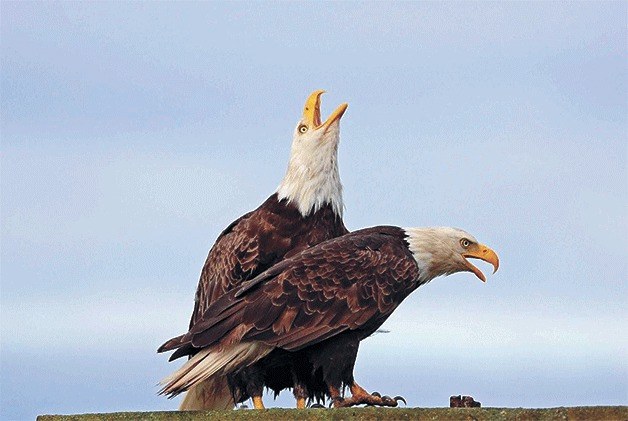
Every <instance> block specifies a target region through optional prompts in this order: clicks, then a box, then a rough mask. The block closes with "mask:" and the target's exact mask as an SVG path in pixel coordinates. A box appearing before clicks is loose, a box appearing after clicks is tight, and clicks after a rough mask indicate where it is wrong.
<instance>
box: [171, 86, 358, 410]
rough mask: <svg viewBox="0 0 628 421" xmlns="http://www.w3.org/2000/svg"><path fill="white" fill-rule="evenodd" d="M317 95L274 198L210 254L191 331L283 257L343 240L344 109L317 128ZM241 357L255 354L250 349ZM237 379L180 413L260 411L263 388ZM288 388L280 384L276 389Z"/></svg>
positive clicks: (212, 384)
mask: <svg viewBox="0 0 628 421" xmlns="http://www.w3.org/2000/svg"><path fill="white" fill-rule="evenodd" d="M323 93H324V91H320V90H319V91H315V92H313V93H312V94H311V95H310V96H309V97H308V99H307V101H306V103H305V108H304V110H303V116H302V118H301V119H300V121H299V122H298V124H297V126H296V129H295V131H294V136H293V142H292V148H291V153H290V161H289V164H288V169H287V171H286V175H285V177H284V178H283V180H282V181H281V184H280V185H279V187H278V189H277V191H276V192H275V193H274V194H272V195H271V196H270V197H269V198H268V199H267V200H266V201H265V202H264V203H262V205H261V206H260V207H258V208H257V209H255V210H254V211H252V212H249V213H247V214H245V215H243V216H242V217H240V218H239V219H237V220H235V221H234V222H233V223H231V224H230V225H229V226H228V227H227V228H226V229H225V230H224V231H223V232H222V233H221V234H220V235H219V236H218V239H217V240H216V242H215V244H214V245H213V247H212V248H211V250H210V251H209V255H208V256H207V260H206V261H205V265H204V266H203V269H202V272H201V276H200V280H199V283H198V288H197V291H196V297H195V304H194V310H193V313H192V317H191V320H190V325H189V328H190V329H195V328H196V326H197V325H198V323H199V322H200V321H202V318H203V314H204V313H205V311H206V309H207V308H208V307H210V305H211V304H212V303H214V302H215V301H216V300H217V299H218V298H219V297H221V296H222V295H223V294H225V293H226V292H228V291H230V290H232V289H233V288H235V287H237V286H239V285H240V284H241V283H242V282H244V281H247V280H250V279H253V278H254V277H255V276H257V275H259V274H260V273H262V272H263V271H264V270H266V269H268V268H270V267H271V266H272V265H274V264H275V263H277V262H279V261H280V260H282V259H283V258H284V257H286V256H290V255H293V254H295V253H297V252H299V251H301V250H303V249H304V248H306V247H310V246H313V245H315V244H318V243H320V242H321V241H324V240H328V239H330V238H334V237H338V236H340V235H343V234H345V233H347V229H346V228H345V225H344V223H343V220H342V212H343V206H344V205H343V200H342V185H341V183H340V176H339V173H338V163H337V154H338V143H339V138H340V119H341V117H342V115H343V114H344V112H345V110H346V109H347V104H341V105H340V106H339V107H338V108H336V110H335V111H334V112H333V113H332V114H331V115H330V117H329V118H328V119H327V120H326V121H325V122H324V123H323V122H321V116H320V98H321V95H322V94H323ZM241 351H242V353H243V354H247V353H251V352H254V351H255V345H253V346H252V349H251V350H247V349H244V348H242V349H241ZM242 375H246V373H242ZM240 376H241V374H232V375H230V376H229V377H228V378H227V377H224V376H223V377H212V378H211V379H207V381H205V382H195V383H194V387H192V388H190V390H189V392H188V394H187V396H186V397H185V399H184V400H183V402H182V404H181V406H180V409H184V410H194V409H230V408H233V406H234V399H235V401H236V402H238V401H243V400H245V399H248V397H249V396H251V397H253V399H254V403H255V406H256V407H263V403H262V392H263V385H262V386H261V387H259V388H257V389H255V390H248V391H245V390H240V388H239V387H238V385H239V384H242V383H243V381H241V380H240ZM271 378H272V376H271ZM229 386H230V387H229ZM290 386H292V384H283V383H282V384H281V385H279V386H276V387H280V388H285V387H290ZM301 399H302V401H303V402H304V398H301Z"/></svg>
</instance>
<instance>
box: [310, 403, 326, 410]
mask: <svg viewBox="0 0 628 421" xmlns="http://www.w3.org/2000/svg"><path fill="white" fill-rule="evenodd" d="M310 408H323V409H324V408H325V406H324V405H321V404H320V403H313V404H312V405H310Z"/></svg>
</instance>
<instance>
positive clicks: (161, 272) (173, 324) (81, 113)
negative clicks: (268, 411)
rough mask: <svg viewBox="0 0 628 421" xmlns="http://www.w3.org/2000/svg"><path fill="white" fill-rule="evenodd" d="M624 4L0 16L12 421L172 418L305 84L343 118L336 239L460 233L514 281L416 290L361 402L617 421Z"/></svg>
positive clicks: (280, 164)
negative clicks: (198, 301) (608, 416)
mask: <svg viewBox="0 0 628 421" xmlns="http://www.w3.org/2000/svg"><path fill="white" fill-rule="evenodd" d="M627 8H628V6H627V4H626V3H625V2H616V3H613V2H592V3H584V2H577V3H562V2H534V3H524V2H517V3H504V2H500V3H489V2H481V3H472V2H461V3H457V2H448V3H435V2H430V3H419V2H409V3H394V4H384V3H379V2H371V3H353V2H343V3H318V2H316V3H313V2H312V3H307V2H295V3H287V2H285V3H283V2H282V3H264V4H262V3H229V4H227V3H184V2H177V3H152V2H150V3H149V2H142V3H123V2H94V3H70V2H64V3H55V2H41V3H26V2H6V1H3V2H2V4H1V5H0V16H1V22H0V23H1V25H0V35H1V39H0V42H1V65H2V68H1V83H2V92H1V94H2V95H1V105H2V118H1V136H2V151H1V156H2V162H1V164H2V186H1V187H2V215H1V218H2V267H1V270H2V284H1V296H0V300H1V304H2V305H1V307H2V309H1V322H2V330H1V334H2V336H1V339H2V347H1V367H0V370H1V375H0V378H1V380H0V382H1V383H0V387H1V390H0V395H1V403H0V408H1V415H2V416H1V417H0V418H3V419H5V418H6V419H21V418H25V417H29V418H31V419H32V417H33V416H34V415H35V414H39V413H73V412H95V411H121V410H152V409H174V408H175V407H176V405H177V402H176V401H168V400H166V399H164V398H162V397H158V396H157V395H156V391H157V388H156V387H155V384H156V382H157V381H158V380H159V379H160V378H161V377H163V376H164V375H165V374H167V373H168V372H170V371H171V370H173V369H174V368H175V367H176V366H177V364H168V363H167V361H166V360H167V356H164V355H156V354H155V350H156V348H157V347H158V346H159V345H160V344H161V343H162V342H163V341H164V340H166V339H168V338H170V337H172V336H174V335H177V334H179V333H182V332H183V331H184V330H185V328H186V326H187V321H188V318H189V315H190V312H191V310H192V303H193V295H194V290H195V288H196V283H197V280H198V275H199V272H200V269H201V266H202V264H203V262H204V259H205V257H206V255H207V252H208V250H209V248H210V247H211V245H212V244H213V242H214V240H215V238H216V236H217V235H218V234H219V232H220V231H221V230H222V228H224V227H225V226H226V225H227V224H228V223H229V222H231V221H232V220H233V219H235V218H236V217H238V216H240V215H241V214H242V213H244V212H246V211H248V210H250V209H252V208H254V207H256V206H257V205H258V204H259V203H261V201H263V200H264V199H265V198H266V197H267V196H268V195H269V194H270V193H272V192H273V191H274V189H275V188H276V186H277V185H278V183H279V181H280V180H281V177H282V176H283V174H284V171H285V167H286V163H287V158H288V153H289V147H290V141H291V135H292V131H293V128H294V125H295V124H296V122H297V120H298V118H299V116H300V113H301V108H302V105H303V103H304V100H305V98H306V97H307V95H308V94H309V93H310V92H311V91H313V90H315V89H326V90H327V91H328V93H327V94H326V95H325V96H324V97H323V105H322V108H323V114H325V115H326V114H329V113H330V112H331V111H332V110H333V109H334V108H335V107H336V106H337V105H338V104H339V103H341V102H348V103H349V109H348V111H347V113H346V114H345V116H344V117H343V119H342V125H341V130H342V134H341V138H342V142H341V146H340V156H339V160H340V170H341V176H342V180H343V183H344V186H345V203H346V217H345V220H346V224H347V226H348V227H349V228H350V229H357V228H361V227H366V226H371V225H377V224H394V225H400V226H424V225H450V226H457V227H461V228H464V229H466V230H467V231H469V232H471V233H472V234H474V235H475V236H476V237H477V238H478V239H479V240H480V241H482V242H485V243H487V244H489V245H491V246H492V247H493V248H494V249H495V250H497V251H498V252H499V254H500V257H501V261H502V267H501V269H500V271H499V272H498V273H497V274H495V275H494V276H489V277H488V282H487V283H486V284H482V283H480V282H479V281H478V280H477V279H475V278H474V277H473V276H472V275H470V274H458V275H454V276H452V277H449V278H443V279H437V280H435V281H434V282H432V283H431V284H429V285H427V286H425V287H423V288H421V289H419V290H418V291H417V292H416V293H415V294H414V295H413V296H411V297H410V298H409V299H408V300H407V301H406V302H405V303H404V304H403V305H402V306H401V308H400V309H399V310H398V311H397V312H396V313H395V314H394V315H393V317H392V318H391V319H390V320H389V321H388V322H387V323H386V324H385V326H384V327H385V328H386V329H389V330H390V331H391V332H390V333H388V334H381V335H376V336H375V337H373V338H371V339H369V340H367V341H365V342H364V343H363V345H362V347H361V350H360V354H359V356H358V363H357V367H356V378H357V379H358V381H361V382H362V383H363V384H364V386H365V387H366V388H367V389H370V390H379V391H381V392H384V393H389V394H403V395H405V396H406V398H407V399H408V402H409V404H410V405H411V406H446V405H447V404H448V398H449V396H450V395H452V394H471V395H473V396H474V397H475V398H476V399H477V400H479V401H481V402H483V404H484V405H486V406H533V407H537V406H565V405H600V404H624V405H625V404H627V403H628V362H627V361H628V357H627V355H628V339H627V338H626V334H625V328H623V326H624V325H625V324H626V322H627V321H628V320H627V319H628V317H627V316H628V310H626V307H627V304H628V302H627V301H628V300H627V296H628V295H627V292H628V291H627V288H626V277H627V267H626V262H627V261H628V260H627V258H628V247H627V245H626V244H627V242H626V239H625V236H626V234H627V233H628V219H627V213H626V212H627V208H628V173H627V170H626V161H627V157H628V149H627V139H626V135H627V122H626V116H627V113H626V112H627V104H626V93H627V84H626V80H627V77H626V59H627V54H626V39H627V38H626V37H627V36H628V32H627V16H628V10H627ZM482 269H485V270H488V269H489V268H488V266H487V265H485V266H482ZM279 403H281V404H284V405H291V404H292V400H291V399H290V394H289V393H285V397H284V396H282V398H280V401H279Z"/></svg>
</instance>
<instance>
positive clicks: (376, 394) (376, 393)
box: [371, 392, 382, 398]
mask: <svg viewBox="0 0 628 421" xmlns="http://www.w3.org/2000/svg"><path fill="white" fill-rule="evenodd" d="M371 395H373V396H377V397H378V398H381V397H382V395H380V394H379V392H373V393H371Z"/></svg>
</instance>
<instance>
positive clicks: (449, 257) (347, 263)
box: [159, 226, 499, 407]
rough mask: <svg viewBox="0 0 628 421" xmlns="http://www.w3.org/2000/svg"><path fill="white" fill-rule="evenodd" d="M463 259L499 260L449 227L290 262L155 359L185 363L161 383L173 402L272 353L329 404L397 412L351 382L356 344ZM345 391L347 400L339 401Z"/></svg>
mask: <svg viewBox="0 0 628 421" xmlns="http://www.w3.org/2000/svg"><path fill="white" fill-rule="evenodd" d="M469 258H477V259H481V260H484V261H486V262H488V263H490V264H492V265H493V268H494V272H495V271H497V269H498V267H499V259H498V257H497V254H496V253H495V252H494V251H493V250H491V249H490V248H489V247H487V246H485V245H482V244H480V243H478V242H477V240H476V239H475V238H474V237H472V236H471V235H470V234H468V233H466V232H464V231H462V230H459V229H455V228H407V229H403V228H399V227H392V226H379V227H373V228H366V229H362V230H359V231H354V232H352V233H349V234H346V235H344V236H342V237H338V238H334V239H331V240H327V241H325V242H322V243H320V244H318V245H317V246H314V247H311V248H308V249H305V250H303V251H302V252H300V253H298V254H297V255H293V256H292V257H290V258H287V259H285V260H283V261H281V262H280V263H278V264H276V265H275V266H273V267H272V268H270V269H268V270H266V271H264V272H263V273H261V274H259V275H258V276H256V277H255V278H254V279H252V280H249V281H246V282H244V283H242V285H240V286H239V287H237V288H235V289H233V290H231V291H229V292H228V293H226V294H225V295H223V296H222V297H220V298H219V299H217V300H216V301H214V302H213V303H212V304H211V305H210V306H209V307H208V308H207V310H206V311H205V312H204V313H203V315H202V317H201V318H200V319H198V320H197V322H196V323H195V324H194V326H193V327H192V328H191V329H190V330H189V332H188V333H186V334H185V335H182V336H179V337H177V338H174V339H171V340H170V341H168V342H166V343H165V344H164V345H162V347H161V348H160V349H159V351H160V352H164V351H171V350H175V349H176V352H175V354H173V357H180V356H184V355H190V356H191V358H190V359H189V360H188V361H187V362H186V363H185V364H184V365H183V366H182V367H181V368H180V369H179V370H178V371H176V372H175V373H173V374H172V375H171V376H169V377H168V378H167V379H165V380H164V382H163V384H164V388H163V390H162V391H163V393H166V394H168V395H176V394H178V393H181V392H183V391H185V390H187V389H189V388H190V387H193V386H194V385H196V384H198V383H199V382H203V381H207V380H208V379H209V380H211V379H212V378H215V377H216V376H218V377H220V376H224V375H226V374H229V373H233V372H237V371H238V370H241V369H243V368H244V367H247V366H250V365H251V364H253V363H255V362H256V361H258V360H260V359H261V358H263V357H265V356H267V355H269V354H270V353H271V352H273V351H276V350H282V351H283V352H289V353H291V355H293V358H294V359H295V364H296V366H297V367H298V368H300V369H297V370H295V376H296V382H297V383H299V382H301V383H303V387H304V388H305V389H309V390H310V391H311V392H314V393H320V392H321V388H323V389H324V390H322V392H323V393H325V394H326V395H327V396H329V397H330V398H331V399H332V402H333V404H334V406H335V407H346V406H352V405H359V404H370V405H381V406H396V405H397V398H395V399H393V398H389V397H387V396H384V397H382V396H379V394H369V393H368V392H366V391H365V390H364V389H363V388H362V387H360V386H359V385H358V384H357V383H356V382H355V380H354V378H353V367H354V364H355V360H356V357H357V351H358V347H359V343H360V341H361V340H362V339H364V338H366V337H367V336H369V335H371V334H372V333H373V332H375V331H376V329H378V328H379V327H380V326H381V325H382V323H384V321H385V320H386V319H387V318H388V317H389V316H390V315H391V314H392V312H393V311H394V310H395V309H396V308H397V306H399V304H400V303H401V302H402V301H403V300H404V299H405V298H406V297H407V296H408V295H409V294H410V293H411V292H413V291H414V290H415V289H417V288H418V287H419V286H421V285H423V284H425V283H427V282H429V281H430V280H432V279H433V278H435V277H438V276H441V275H450V274H452V273H456V272H462V271H468V272H472V273H474V274H475V275H476V276H477V277H478V278H479V279H481V280H482V281H485V280H486V278H485V277H484V274H483V273H482V272H481V271H480V270H479V269H478V268H477V267H475V266H474V265H473V264H471V263H470V262H469V260H468V259H469ZM345 386H348V387H349V389H350V391H351V397H349V398H344V397H343V390H344V388H345Z"/></svg>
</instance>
